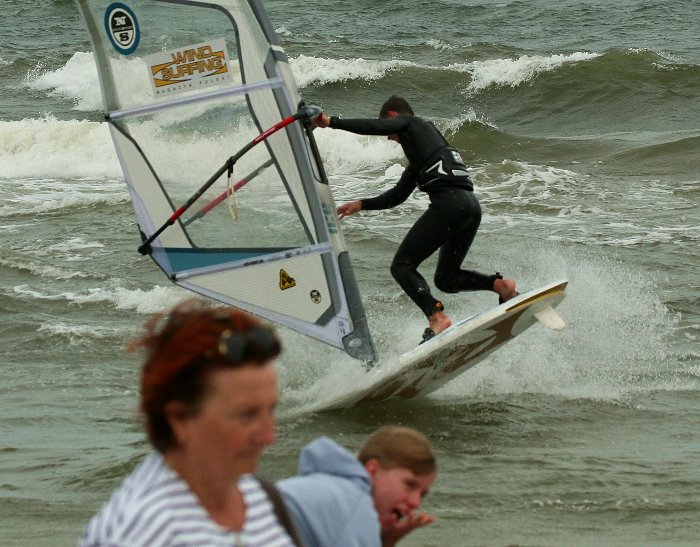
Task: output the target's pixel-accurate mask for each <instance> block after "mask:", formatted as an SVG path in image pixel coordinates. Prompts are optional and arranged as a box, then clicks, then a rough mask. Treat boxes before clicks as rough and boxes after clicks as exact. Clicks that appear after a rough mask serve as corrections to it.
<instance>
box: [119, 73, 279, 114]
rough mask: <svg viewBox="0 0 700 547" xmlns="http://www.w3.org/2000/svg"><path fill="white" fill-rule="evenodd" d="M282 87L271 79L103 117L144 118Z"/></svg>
mask: <svg viewBox="0 0 700 547" xmlns="http://www.w3.org/2000/svg"><path fill="white" fill-rule="evenodd" d="M283 85H284V80H282V78H271V79H270V80H266V81H264V82H257V83H254V84H244V85H240V86H237V87H232V88H228V89H218V90H216V91H210V92H209V93H203V94H201V95H194V96H191V97H182V98H179V99H171V100H169V101H163V102H160V103H154V104H151V105H146V106H140V107H136V108H127V109H124V110H115V111H112V112H108V113H107V114H106V115H105V116H106V117H107V118H108V119H110V120H120V119H124V118H133V117H137V116H144V115H147V114H153V113H155V112H158V111H161V110H166V109H168V108H175V107H178V106H183V105H187V104H195V103H202V102H206V101H213V100H215V99H220V98H223V97H232V96H235V95H244V94H246V93H250V92H252V91H259V90H261V89H273V88H275V87H282V86H283Z"/></svg>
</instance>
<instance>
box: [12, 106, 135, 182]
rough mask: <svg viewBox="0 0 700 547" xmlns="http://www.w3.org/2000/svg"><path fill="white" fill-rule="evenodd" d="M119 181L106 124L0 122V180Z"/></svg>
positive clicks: (50, 118)
mask: <svg viewBox="0 0 700 547" xmlns="http://www.w3.org/2000/svg"><path fill="white" fill-rule="evenodd" d="M22 177H56V178H70V177H106V178H120V177H121V169H120V167H119V162H118V161H117V157H116V154H115V152H114V147H113V146H112V141H111V138H110V136H109V130H108V129H107V126H106V124H104V123H98V122H90V121H84V120H83V121H79V120H68V121H63V120H57V119H56V118H54V117H53V116H45V117H43V118H39V119H25V120H20V121H6V122H0V179H13V178H22Z"/></svg>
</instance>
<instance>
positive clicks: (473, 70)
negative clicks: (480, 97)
mask: <svg viewBox="0 0 700 547" xmlns="http://www.w3.org/2000/svg"><path fill="white" fill-rule="evenodd" d="M599 56H600V54H598V53H589V52H576V53H570V54H568V55H563V54H555V55H550V56H542V55H522V56H520V57H518V58H517V59H490V60H488V61H473V62H470V63H463V64H451V65H448V67H447V68H448V69H449V70H456V71H459V72H467V73H469V74H470V75H471V82H470V84H469V87H468V91H480V90H483V89H486V88H488V87H491V86H494V87H517V86H519V85H521V84H523V83H526V82H529V81H531V80H533V79H534V78H535V77H536V76H537V75H538V74H541V73H543V72H550V71H553V70H556V69H558V68H559V67H561V66H563V65H565V64H572V63H579V62H582V61H590V60H591V59H595V58H596V57H599Z"/></svg>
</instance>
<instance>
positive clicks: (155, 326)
mask: <svg viewBox="0 0 700 547" xmlns="http://www.w3.org/2000/svg"><path fill="white" fill-rule="evenodd" d="M127 349H131V350H134V349H144V350H145V353H146V355H145V361H144V364H143V368H142V370H141V402H140V407H141V412H142V413H143V415H144V418H145V426H146V432H147V433H148V439H149V440H150V441H151V444H152V445H153V446H154V447H155V448H156V449H157V450H158V451H160V452H163V453H164V452H166V451H168V450H170V449H173V448H177V446H178V443H177V439H176V438H175V434H174V432H173V430H172V428H171V426H170V423H169V421H168V419H167V417H166V406H167V405H168V403H170V402H173V401H178V402H181V403H183V404H185V405H187V407H189V408H190V409H192V411H193V412H194V413H196V412H197V410H198V408H199V404H200V403H201V402H202V400H203V398H204V397H205V396H206V393H207V388H208V382H209V378H210V377H211V375H212V373H213V372H214V371H217V370H222V369H232V368H242V367H244V366H261V367H262V366H264V365H266V364H267V363H269V362H270V361H271V360H272V359H274V358H275V357H277V356H278V355H279V353H280V351H281V344H280V341H279V339H278V337H277V335H276V334H275V332H274V331H273V329H272V328H271V327H269V326H266V325H264V324H263V323H262V322H260V321H259V320H258V319H256V318H255V317H253V316H251V315H248V314H247V313H245V312H242V311H240V310H237V309H235V308H231V307H227V306H213V305H209V304H207V303H206V302H204V301H201V300H197V299H188V300H186V301H184V302H182V303H180V304H178V305H176V306H174V307H173V308H172V309H170V310H169V311H166V312H164V313H159V314H156V315H154V316H153V317H151V319H149V320H148V321H147V322H146V324H145V326H144V332H143V334H142V335H141V336H140V337H139V338H137V339H136V340H134V341H133V342H132V343H131V344H130V345H129V346H127Z"/></svg>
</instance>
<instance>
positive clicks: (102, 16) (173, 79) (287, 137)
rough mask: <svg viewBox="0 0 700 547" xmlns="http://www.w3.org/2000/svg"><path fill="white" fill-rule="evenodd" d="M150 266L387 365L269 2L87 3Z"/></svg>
mask: <svg viewBox="0 0 700 547" xmlns="http://www.w3.org/2000/svg"><path fill="white" fill-rule="evenodd" d="M75 3H76V4H77V6H78V8H79V10H80V13H81V14H82V16H83V19H84V21H85V24H86V26H87V29H88V32H89V34H90V39H91V41H92V47H93V52H94V56H95V62H96V64H97V69H98V74H99V79H100V85H101V89H102V97H103V100H104V109H105V119H106V121H107V123H108V125H109V129H110V132H111V135H112V139H113V141H114V146H115V148H116V151H117V155H118V158H119V161H120V163H121V166H122V170H123V172H124V178H125V180H126V183H127V186H128V188H129V192H130V195H131V200H132V203H133V207H134V211H135V213H136V217H137V220H138V225H139V230H140V232H141V237H142V245H141V246H140V247H139V250H140V251H141V252H143V253H144V254H149V255H150V256H151V258H152V259H153V260H154V261H155V262H156V264H158V266H159V267H160V268H161V269H162V270H163V271H164V272H165V273H166V274H167V275H168V277H169V278H170V279H171V280H172V281H173V282H174V283H176V284H177V285H180V286H182V287H185V288H187V289H190V290H192V291H195V292H197V293H200V294H202V295H205V296H207V297H210V298H212V299H215V300H218V301H221V302H225V303H228V304H230V305H232V306H236V307H238V308H241V309H244V310H247V311H249V312H251V313H254V314H256V315H258V316H261V317H264V318H266V319H269V320H270V321H274V322H277V323H279V324H283V325H286V326H288V327H290V328H292V329H294V330H297V331H299V332H301V333H303V334H305V335H307V336H310V337H313V338H316V339H318V340H321V341H323V342H326V343H328V344H331V345H333V346H335V347H338V348H341V349H343V350H344V351H346V352H347V353H348V354H349V355H351V356H352V357H354V358H357V359H360V360H363V361H366V362H374V361H375V360H376V352H375V349H374V345H373V342H372V339H371V336H370V332H369V328H368V325H367V319H366V316H365V312H364V308H363V306H362V302H361V299H360V294H359V291H358V289H357V284H356V281H355V278H354V274H353V271H352V267H351V263H350V257H349V254H348V252H347V249H346V246H345V242H344V239H343V236H342V233H341V230H340V227H339V224H338V219H337V216H336V213H335V203H334V201H333V197H332V195H331V192H330V188H329V186H328V181H327V178H326V175H325V173H324V170H323V166H322V164H321V161H320V157H319V154H318V149H317V148H316V144H315V141H314V137H313V135H312V131H311V127H310V124H309V119H310V118H311V117H313V116H314V115H315V114H317V113H318V110H316V109H314V108H313V107H310V106H305V105H304V104H303V103H302V101H301V97H300V95H299V92H298V90H297V87H296V83H295V81H294V77H293V75H292V72H291V69H290V67H289V63H288V59H287V55H286V54H285V52H284V50H283V49H282V47H281V45H280V42H279V39H278V38H277V35H276V33H275V31H274V28H273V27H272V24H271V23H270V20H269V18H268V16H267V13H266V11H265V9H264V7H263V5H262V3H261V2H259V1H258V0H224V1H208V2H195V1H189V0H150V1H146V0H125V1H123V2H111V1H100V0H75Z"/></svg>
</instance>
